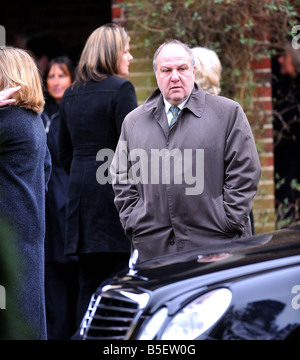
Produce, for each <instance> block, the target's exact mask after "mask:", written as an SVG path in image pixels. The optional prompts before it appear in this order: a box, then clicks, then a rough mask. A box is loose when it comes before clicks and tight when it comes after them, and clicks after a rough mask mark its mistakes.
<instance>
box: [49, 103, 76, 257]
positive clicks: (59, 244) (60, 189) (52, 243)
mask: <svg viewBox="0 0 300 360" xmlns="http://www.w3.org/2000/svg"><path fill="white" fill-rule="evenodd" d="M42 119H43V122H44V126H45V129H46V133H47V144H48V148H49V151H50V154H51V159H52V172H51V177H50V180H49V183H48V192H47V195H46V237H45V260H46V262H47V263H53V262H55V263H61V264H65V263H68V262H70V261H71V260H72V259H71V258H70V257H68V256H65V255H64V243H65V227H66V204H67V189H68V178H69V177H68V174H67V172H66V171H65V169H64V167H63V165H62V162H61V160H60V156H59V150H58V133H59V122H60V119H59V105H58V104H57V103H56V102H55V101H54V100H53V99H52V98H49V99H48V101H47V103H46V106H45V110H44V112H43V113H42Z"/></svg>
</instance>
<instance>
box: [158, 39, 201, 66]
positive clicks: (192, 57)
mask: <svg viewBox="0 0 300 360" xmlns="http://www.w3.org/2000/svg"><path fill="white" fill-rule="evenodd" d="M170 44H176V45H180V46H182V47H183V48H184V49H185V50H186V52H187V53H188V54H189V55H190V58H191V62H192V66H193V67H194V65H195V58H194V55H193V53H192V50H191V49H190V48H189V46H188V45H186V44H184V43H182V42H181V41H179V40H167V41H165V42H164V43H163V44H161V45H160V47H159V48H158V49H157V50H156V51H155V54H154V56H153V71H154V72H156V70H157V65H156V59H157V56H158V54H159V53H160V52H161V50H162V49H163V48H164V47H165V46H167V45H170Z"/></svg>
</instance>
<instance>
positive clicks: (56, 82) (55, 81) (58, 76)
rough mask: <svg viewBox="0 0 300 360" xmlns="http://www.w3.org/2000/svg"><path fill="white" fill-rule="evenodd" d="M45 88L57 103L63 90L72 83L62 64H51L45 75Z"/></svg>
mask: <svg viewBox="0 0 300 360" xmlns="http://www.w3.org/2000/svg"><path fill="white" fill-rule="evenodd" d="M46 81H47V90H48V93H49V95H50V96H52V97H53V98H54V100H55V101H56V102H57V103H58V104H59V103H60V101H61V99H62V97H63V95H64V92H65V90H66V89H67V87H69V86H70V85H71V84H72V79H71V74H70V73H69V71H68V68H67V66H66V65H64V64H53V65H52V66H51V68H50V71H49V73H48V76H47V79H46Z"/></svg>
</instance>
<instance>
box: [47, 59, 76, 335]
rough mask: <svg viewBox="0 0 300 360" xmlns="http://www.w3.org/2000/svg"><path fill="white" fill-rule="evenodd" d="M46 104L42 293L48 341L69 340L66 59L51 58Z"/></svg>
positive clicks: (72, 292)
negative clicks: (62, 147) (62, 150)
mask: <svg viewBox="0 0 300 360" xmlns="http://www.w3.org/2000/svg"><path fill="white" fill-rule="evenodd" d="M44 77H45V84H46V89H47V92H46V104H45V109H44V112H43V113H42V119H43V122H44V125H45V129H46V134H47V144H48V148H49V151H50V154H51V159H52V172H51V177H50V180H49V184H48V192H47V195H46V237H45V294H46V319H47V335H48V339H49V340H63V339H69V338H70V337H71V336H72V335H73V334H74V332H75V330H76V324H75V314H76V305H77V296H78V279H77V278H76V273H77V261H76V258H75V257H74V256H68V255H64V243H65V226H66V204H67V189H68V181H69V177H68V174H67V173H66V171H65V169H64V167H63V165H62V163H61V160H60V156H59V150H58V133H59V123H60V118H59V106H60V102H61V99H62V97H63V95H64V92H65V90H66V89H67V88H68V87H69V86H70V85H71V84H72V81H73V80H74V70H73V64H72V62H71V60H70V59H69V58H68V57H67V56H59V57H56V58H53V59H52V60H51V61H50V62H49V64H48V67H47V69H46V71H45V75H44Z"/></svg>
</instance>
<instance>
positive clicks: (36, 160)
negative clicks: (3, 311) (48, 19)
mask: <svg viewBox="0 0 300 360" xmlns="http://www.w3.org/2000/svg"><path fill="white" fill-rule="evenodd" d="M18 86H21V88H20V89H19V90H18V91H17V92H15V93H14V94H13V95H12V97H13V99H14V100H15V101H14V102H13V103H12V104H10V105H7V106H3V107H1V108H0V186H1V189H0V192H1V193H0V218H1V219H2V220H3V221H5V223H6V224H7V226H9V227H10V228H11V229H12V231H13V234H14V237H13V239H14V241H13V243H12V244H11V245H12V247H13V246H14V247H15V249H16V260H15V264H14V266H15V268H16V269H17V276H18V279H17V283H16V284H15V288H14V290H15V293H14V294H13V295H12V294H8V296H13V297H14V298H15V301H16V304H17V307H18V309H20V311H21V315H20V322H22V323H23V324H24V326H25V327H26V328H27V329H29V330H28V333H27V334H26V338H27V339H46V337H47V334H46V333H47V331H46V316H45V294H44V238H45V192H46V188H47V183H48V180H49V177H50V172H51V160H50V154H49V151H48V148H47V143H46V134H45V130H44V126H43V122H42V119H41V116H40V113H41V112H42V111H43V107H44V96H43V87H42V80H41V77H40V73H39V71H38V68H37V66H36V64H35V62H34V60H33V58H32V57H31V56H30V55H29V54H28V53H27V52H26V51H24V50H21V49H17V48H13V47H0V91H3V90H5V89H9V88H13V87H18ZM7 306H9V304H7ZM16 316H17V314H16Z"/></svg>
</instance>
